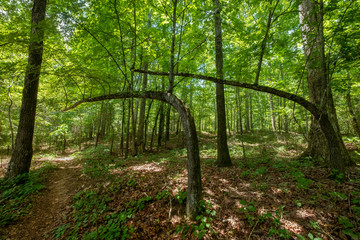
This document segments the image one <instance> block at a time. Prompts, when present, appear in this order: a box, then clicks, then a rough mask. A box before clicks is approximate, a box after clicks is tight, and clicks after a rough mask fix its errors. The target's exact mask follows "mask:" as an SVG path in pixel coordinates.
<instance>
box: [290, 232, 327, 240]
mask: <svg viewBox="0 0 360 240" xmlns="http://www.w3.org/2000/svg"><path fill="white" fill-rule="evenodd" d="M296 236H297V238H298V239H299V240H306V238H305V237H304V236H302V235H300V234H297V235H296ZM307 237H308V239H309V240H322V238H320V237H315V236H314V235H313V234H312V233H308V235H307Z"/></svg>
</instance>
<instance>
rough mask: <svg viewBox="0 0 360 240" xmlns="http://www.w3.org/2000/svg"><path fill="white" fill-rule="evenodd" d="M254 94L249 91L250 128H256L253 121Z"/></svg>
mask: <svg viewBox="0 0 360 240" xmlns="http://www.w3.org/2000/svg"><path fill="white" fill-rule="evenodd" d="M252 96H253V94H252V93H251V92H250V93H249V117H250V119H249V120H250V130H251V131H252V130H253V129H254V122H253V113H254V112H253V101H252Z"/></svg>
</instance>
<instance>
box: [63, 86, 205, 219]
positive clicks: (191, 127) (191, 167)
mask: <svg viewBox="0 0 360 240" xmlns="http://www.w3.org/2000/svg"><path fill="white" fill-rule="evenodd" d="M122 98H150V99H157V100H160V101H163V102H166V103H168V104H170V105H171V106H173V107H174V108H175V109H176V110H177V111H178V113H179V115H180V116H181V119H182V124H183V127H184V130H185V135H186V142H187V160H188V161H187V169H188V193H187V199H186V213H187V215H188V216H189V217H190V218H191V219H194V218H195V217H196V215H197V212H198V206H199V201H200V200H201V197H202V193H201V191H202V186H201V185H202V184H201V171H200V156H199V144H198V138H197V133H196V128H195V122H194V118H193V116H192V114H191V112H190V109H189V108H188V107H187V106H186V105H185V103H184V102H183V101H181V100H180V99H179V98H177V97H176V96H175V95H173V94H171V93H169V92H158V91H145V92H123V93H116V94H109V95H103V96H99V97H95V98H88V99H84V100H81V101H79V102H77V103H75V104H74V105H73V106H71V107H69V108H66V109H64V110H63V111H67V110H70V109H73V108H75V107H77V106H78V105H80V104H81V103H85V102H96V101H103V100H107V99H122Z"/></svg>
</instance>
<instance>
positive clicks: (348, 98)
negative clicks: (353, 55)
mask: <svg viewBox="0 0 360 240" xmlns="http://www.w3.org/2000/svg"><path fill="white" fill-rule="evenodd" d="M347 77H348V89H347V92H346V104H347V106H348V109H349V113H350V117H351V123H352V126H353V128H354V130H355V132H356V134H357V135H358V137H360V125H359V121H358V119H357V118H356V116H355V113H354V110H353V107H352V103H351V95H350V94H351V81H350V73H349V71H348V72H347Z"/></svg>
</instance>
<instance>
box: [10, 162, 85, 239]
mask: <svg viewBox="0 0 360 240" xmlns="http://www.w3.org/2000/svg"><path fill="white" fill-rule="evenodd" d="M52 162H53V163H56V165H57V166H59V169H57V170H55V171H54V172H52V173H51V174H49V176H48V178H47V181H46V183H45V190H44V191H43V192H42V194H40V195H39V196H38V199H36V200H35V203H34V206H33V208H32V209H31V212H30V213H29V214H28V215H27V216H25V217H24V218H23V219H21V220H20V221H19V222H18V223H17V224H15V225H11V226H9V227H8V229H5V233H6V232H7V234H6V237H7V238H6V239H49V238H51V231H52V230H53V229H54V228H55V227H57V226H59V225H61V224H62V221H64V217H65V215H66V214H67V213H68V212H69V211H71V205H72V204H71V200H72V199H73V197H74V195H75V194H76V192H77V191H78V190H79V188H80V187H81V186H82V184H83V182H84V180H83V178H82V177H81V166H80V165H77V164H76V163H75V161H74V160H72V159H71V158H70V157H64V156H63V157H57V158H55V159H54V160H53V161H52Z"/></svg>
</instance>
